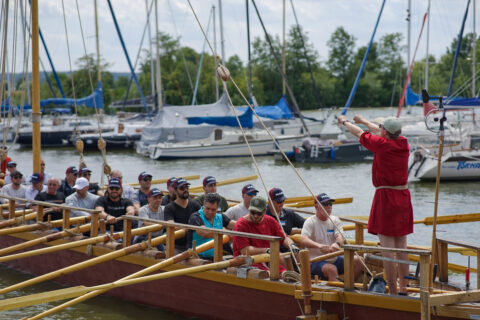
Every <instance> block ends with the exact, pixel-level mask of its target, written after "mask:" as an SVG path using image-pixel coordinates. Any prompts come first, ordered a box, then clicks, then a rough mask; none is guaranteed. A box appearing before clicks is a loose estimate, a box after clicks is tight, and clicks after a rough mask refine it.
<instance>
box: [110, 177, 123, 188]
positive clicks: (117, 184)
mask: <svg viewBox="0 0 480 320" xmlns="http://www.w3.org/2000/svg"><path fill="white" fill-rule="evenodd" d="M108 187H109V188H110V187H117V188H121V187H122V183H121V182H120V179H118V178H112V179H110V181H109V182H108Z"/></svg>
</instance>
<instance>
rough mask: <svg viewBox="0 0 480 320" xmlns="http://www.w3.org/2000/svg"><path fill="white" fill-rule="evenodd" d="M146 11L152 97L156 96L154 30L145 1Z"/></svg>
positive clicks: (146, 0)
mask: <svg viewBox="0 0 480 320" xmlns="http://www.w3.org/2000/svg"><path fill="white" fill-rule="evenodd" d="M145 9H146V10H147V24H148V45H149V48H150V85H151V89H152V96H154V95H155V76H154V75H153V73H154V72H153V71H154V70H155V67H154V65H153V57H152V55H153V48H152V30H151V28H150V18H149V17H150V11H149V10H148V0H145Z"/></svg>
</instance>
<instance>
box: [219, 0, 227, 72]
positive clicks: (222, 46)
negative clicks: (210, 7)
mask: <svg viewBox="0 0 480 320" xmlns="http://www.w3.org/2000/svg"><path fill="white" fill-rule="evenodd" d="M218 15H219V16H220V46H221V49H222V62H223V63H224V64H225V63H226V62H225V59H226V56H225V39H224V38H223V12H222V0H218Z"/></svg>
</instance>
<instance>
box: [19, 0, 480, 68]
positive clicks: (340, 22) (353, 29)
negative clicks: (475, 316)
mask: <svg viewBox="0 0 480 320" xmlns="http://www.w3.org/2000/svg"><path fill="white" fill-rule="evenodd" d="M151 1H152V0H148V2H149V4H150V3H151ZM111 2H112V5H113V8H114V10H115V14H116V17H117V20H118V22H119V26H120V29H121V31H122V35H123V37H124V40H125V43H126V44H127V48H128V51H129V54H130V58H131V59H132V63H133V61H134V60H135V57H136V55H137V51H138V48H139V45H140V39H141V35H142V32H143V29H144V26H145V23H146V4H145V0H111ZM191 2H192V5H193V7H194V9H195V11H196V13H197V15H198V16H199V19H200V22H201V23H202V24H203V26H204V27H206V24H207V21H208V17H209V12H210V10H211V7H212V5H215V6H216V7H217V9H218V1H217V0H215V1H213V0H191ZM293 2H294V5H295V9H296V12H297V17H298V19H299V20H300V24H301V25H302V27H303V28H304V30H305V31H306V32H307V34H308V37H309V40H310V42H311V43H313V45H314V47H315V49H316V50H317V52H318V53H319V56H320V61H321V62H322V63H324V62H325V61H326V59H327V57H328V47H327V41H328V39H329V38H330V36H331V34H332V32H333V31H334V30H335V29H336V28H337V27H339V26H343V27H344V28H345V30H346V31H347V32H349V33H351V34H353V35H354V36H355V38H356V39H357V40H356V47H357V48H358V47H359V46H364V45H367V43H368V41H369V39H370V37H371V34H372V31H373V28H374V25H375V21H376V19H377V16H378V13H379V11H380V7H381V4H382V0H294V1H293ZM411 2H412V15H411V19H412V27H411V28H412V36H411V37H412V40H411V41H412V52H413V48H414V46H415V43H416V41H417V38H418V34H419V31H420V25H421V20H422V17H423V14H424V13H425V11H426V8H427V4H428V0H412V1H411ZM10 3H12V2H10ZM39 3H40V4H39V6H40V7H39V19H40V28H41V30H42V32H43V35H44V37H45V41H46V43H47V46H48V49H49V51H50V53H51V55H52V59H53V61H54V64H55V68H56V69H57V70H58V71H68V70H69V63H68V54H67V46H66V43H67V42H66V36H65V29H64V23H63V12H62V1H61V0H41V1H39ZM64 3H65V10H66V19H67V28H68V38H69V43H70V51H71V55H72V61H73V62H74V61H75V60H76V59H77V58H79V57H80V56H82V55H83V54H84V48H83V44H82V36H81V32H80V28H79V21H78V16H77V8H76V2H75V0H64ZM78 3H79V6H80V16H81V19H82V24H83V31H84V36H85V41H86V46H87V52H88V53H94V52H95V38H94V36H95V29H94V10H93V0H79V1H78ZM98 3H99V8H98V11H99V24H100V27H99V28H100V42H101V44H100V50H101V55H102V57H103V58H104V59H105V61H107V62H108V63H110V65H111V66H110V68H109V71H120V72H125V71H128V70H129V69H128V64H127V62H126V59H125V56H124V55H123V52H122V48H121V46H120V42H119V39H118V36H117V34H116V31H115V27H114V24H113V20H112V17H111V14H110V11H109V8H108V5H107V1H106V0H98ZM256 3H257V6H258V8H259V11H260V14H261V15H262V18H263V20H264V23H265V25H266V28H267V30H268V32H269V33H271V34H278V35H281V32H282V0H257V1H256ZM472 3H473V1H472ZM286 4H287V7H286V23H287V26H288V28H289V27H290V26H292V25H293V24H294V23H295V20H294V17H293V13H292V9H291V5H290V0H286ZM466 4H467V0H434V1H432V5H431V20H430V52H431V54H434V55H436V56H437V57H438V56H439V55H440V54H442V53H444V52H445V48H446V47H447V46H448V45H449V44H450V43H451V41H452V39H453V38H454V37H455V36H456V35H457V34H458V32H459V30H460V22H461V19H462V17H463V13H464V11H465V8H466ZM222 6H223V24H224V30H225V31H224V35H225V51H226V55H227V57H229V56H231V55H233V54H237V55H239V56H240V57H241V58H242V60H244V61H246V57H247V40H246V39H247V36H246V22H245V21H246V17H245V1H244V0H223V2H222ZM407 6H408V0H387V1H386V4H385V9H384V12H383V16H382V18H381V21H380V25H379V27H378V31H377V35H376V36H375V40H379V39H380V38H381V37H382V35H384V34H386V33H393V32H401V33H402V34H403V35H404V44H406V32H407V23H406V21H405V19H406V17H407ZM12 7H13V5H11V12H13V11H12V10H13V9H12ZM472 8H473V7H472V5H471V6H470V13H469V17H468V21H467V25H466V31H465V32H471V31H472V28H473V22H472V21H473V15H472V12H473V10H472ZM12 16H13V14H12ZM153 18H154V15H153V12H152V24H151V27H152V33H153V32H154V30H155V24H154V23H153ZM477 20H478V19H477ZM250 21H251V34H252V39H253V37H255V36H263V31H262V29H261V26H260V24H259V21H258V18H257V17H256V13H255V11H254V8H253V6H252V5H250ZM218 24H219V17H218V15H217V25H218ZM477 24H478V23H477ZM158 25H159V29H160V30H161V31H163V32H166V33H169V34H170V35H172V36H179V37H180V38H181V44H182V45H183V46H189V47H192V48H193V49H195V50H196V51H198V52H200V51H201V50H202V46H203V36H202V34H201V32H200V29H199V27H198V25H197V24H196V21H195V19H194V16H193V14H192V12H191V10H190V8H189V6H188V2H187V1H186V0H158ZM477 29H478V27H477ZM10 30H12V29H10ZM219 33H220V32H219V31H218V30H217V39H218V52H220V45H219V42H220V41H219V39H220V36H219ZM209 37H210V39H211V40H212V41H213V31H212V30H211V31H210V33H209ZM425 39H426V33H424V37H423V40H425ZM143 47H144V48H147V47H148V42H147V41H145V42H144V45H143ZM425 51H426V41H422V43H421V45H420V47H419V53H418V54H417V59H421V58H423V57H424V56H425ZM41 58H42V59H43V60H44V63H46V61H47V60H46V58H45V54H44V51H43V48H41ZM405 59H406V56H405ZM74 68H75V67H74Z"/></svg>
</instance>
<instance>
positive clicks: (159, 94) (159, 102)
mask: <svg viewBox="0 0 480 320" xmlns="http://www.w3.org/2000/svg"><path fill="white" fill-rule="evenodd" d="M157 2H158V1H157V0H155V35H156V39H157V41H155V44H156V56H157V57H156V58H157V68H156V71H157V72H156V75H157V81H156V83H157V101H156V105H157V108H158V110H160V109H162V107H163V99H162V74H161V71H160V43H159V42H160V35H159V34H158V3H157Z"/></svg>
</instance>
